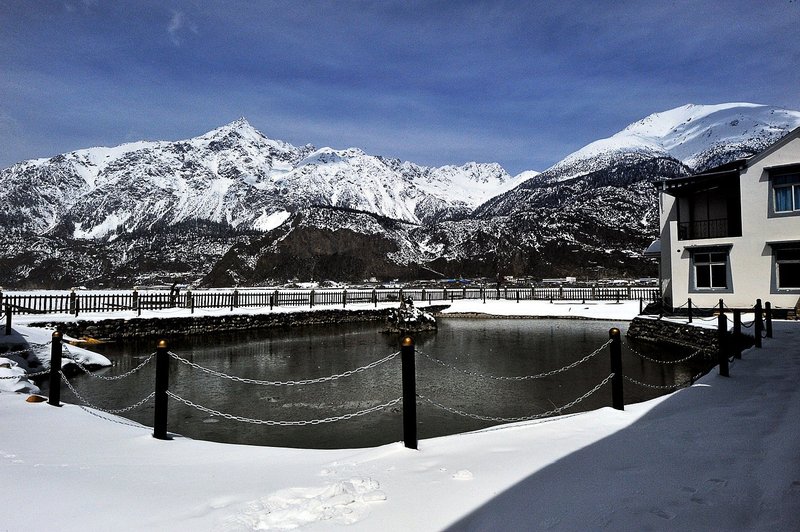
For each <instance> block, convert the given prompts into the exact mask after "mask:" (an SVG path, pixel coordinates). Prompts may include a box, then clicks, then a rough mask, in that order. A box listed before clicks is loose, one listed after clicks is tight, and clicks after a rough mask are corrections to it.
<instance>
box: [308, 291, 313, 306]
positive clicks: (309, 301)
mask: <svg viewBox="0 0 800 532" xmlns="http://www.w3.org/2000/svg"><path fill="white" fill-rule="evenodd" d="M308 308H314V289H313V288H312V289H311V293H309V294H308Z"/></svg>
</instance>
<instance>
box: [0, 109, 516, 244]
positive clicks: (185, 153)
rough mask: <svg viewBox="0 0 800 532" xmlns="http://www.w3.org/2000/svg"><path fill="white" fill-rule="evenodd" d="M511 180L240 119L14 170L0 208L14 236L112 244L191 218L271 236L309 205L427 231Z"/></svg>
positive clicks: (489, 169)
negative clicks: (323, 141)
mask: <svg viewBox="0 0 800 532" xmlns="http://www.w3.org/2000/svg"><path fill="white" fill-rule="evenodd" d="M518 182H519V180H518V179H515V178H512V177H511V176H509V175H508V174H507V173H506V172H505V170H503V169H502V168H501V167H500V166H499V165H497V164H478V163H468V164H465V165H464V166H461V167H454V166H446V167H442V168H427V167H423V166H418V165H415V164H413V163H401V162H400V161H397V160H394V159H386V158H383V157H377V156H373V155H368V154H366V153H364V152H363V151H361V150H359V149H357V148H350V149H346V150H334V149H332V148H322V149H315V148H314V147H313V146H310V145H307V146H304V147H302V148H297V147H295V146H292V145H291V144H288V143H286V142H282V141H279V140H273V139H269V138H267V137H265V136H264V135H263V134H261V133H260V132H259V131H257V130H256V129H255V128H253V127H252V126H251V125H250V124H249V123H248V122H247V120H245V119H243V118H242V119H239V120H237V121H235V122H232V123H230V124H228V125H226V126H223V127H220V128H217V129H215V130H213V131H210V132H208V133H206V134H204V135H201V136H199V137H195V138H192V139H188V140H183V141H178V142H136V143H131V144H124V145H122V146H117V147H114V148H90V149H85V150H78V151H75V152H71V153H67V154H64V155H59V156H56V157H53V158H51V159H38V160H31V161H25V162H22V163H19V164H17V165H14V166H12V167H11V168H8V169H6V170H3V171H2V173H0V184H1V185H2V188H0V206H2V207H5V209H4V210H5V211H6V213H7V214H6V217H5V218H4V220H3V221H4V222H6V225H7V226H8V227H10V228H12V229H13V230H15V231H19V232H34V233H37V234H42V233H44V232H47V231H52V230H54V229H56V230H58V232H59V233H60V234H63V235H64V236H70V237H73V238H84V239H87V238H88V239H109V238H115V237H116V236H117V235H119V234H121V233H130V232H134V231H137V230H147V229H151V228H153V227H155V226H172V225H175V224H179V223H181V222H185V221H190V220H201V221H209V222H213V223H217V224H222V225H225V226H228V227H231V228H236V229H246V230H260V231H268V230H270V229H272V228H274V227H276V226H277V225H279V224H280V223H282V222H283V221H285V220H286V219H287V218H288V216H289V214H290V213H291V212H295V211H297V210H298V209H301V208H306V207H309V206H311V205H326V206H335V207H345V208H351V209H358V210H363V211H368V212H372V213H375V214H378V215H382V216H388V217H392V218H397V219H400V220H404V221H407V222H411V223H422V222H431V221H435V220H437V219H439V218H441V217H448V216H449V217H452V216H465V215H467V214H469V212H471V210H472V209H473V208H475V207H476V206H477V205H479V204H480V203H482V202H484V201H486V200H487V199H489V198H490V197H491V196H493V195H495V194H498V193H501V192H504V191H505V190H508V189H509V188H510V187H512V186H515V185H516V184H517V183H518ZM8 213H11V214H8Z"/></svg>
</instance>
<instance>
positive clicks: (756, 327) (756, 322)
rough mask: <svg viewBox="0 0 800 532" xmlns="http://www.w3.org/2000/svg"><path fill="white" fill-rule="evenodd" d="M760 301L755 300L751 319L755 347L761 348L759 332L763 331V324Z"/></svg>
mask: <svg viewBox="0 0 800 532" xmlns="http://www.w3.org/2000/svg"><path fill="white" fill-rule="evenodd" d="M761 314H762V309H761V300H760V299H756V306H755V317H754V318H753V335H754V336H755V338H754V340H755V346H756V347H758V348H760V347H761V331H763V330H764V323H763V322H762V321H761Z"/></svg>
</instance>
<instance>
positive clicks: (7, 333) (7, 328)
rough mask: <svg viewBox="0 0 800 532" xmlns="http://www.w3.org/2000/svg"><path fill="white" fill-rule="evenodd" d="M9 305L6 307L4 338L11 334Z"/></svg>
mask: <svg viewBox="0 0 800 532" xmlns="http://www.w3.org/2000/svg"><path fill="white" fill-rule="evenodd" d="M11 312H12V311H11V305H6V336H8V335H10V334H11Z"/></svg>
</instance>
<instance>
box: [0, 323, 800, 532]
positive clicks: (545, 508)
mask: <svg viewBox="0 0 800 532" xmlns="http://www.w3.org/2000/svg"><path fill="white" fill-rule="evenodd" d="M798 341H800V323H789V322H776V323H775V338H774V339H767V340H765V343H764V346H765V347H764V349H761V350H758V349H750V350H748V351H745V352H744V354H743V358H742V359H741V360H736V361H734V363H733V365H732V366H731V377H730V378H724V377H720V376H718V375H717V374H716V372H712V373H710V374H708V375H706V376H705V377H703V378H702V379H701V380H700V381H698V382H697V383H696V384H695V385H694V386H692V387H690V388H686V389H683V390H680V391H678V392H676V393H674V394H672V395H669V396H664V397H660V398H658V399H654V400H651V401H648V402H646V403H641V404H636V405H627V406H626V409H625V411H617V410H612V409H610V408H601V409H599V410H596V411H593V412H586V413H582V414H574V415H567V416H561V417H557V418H550V419H546V420H540V421H532V422H522V423H516V424H511V425H503V426H498V427H494V428H489V429H484V430H481V431H477V432H473V433H469V434H461V435H454V436H447V437H442V438H434V439H428V440H422V441H420V442H419V450H418V451H412V450H408V449H405V448H404V447H403V446H402V444H400V443H394V444H390V445H384V446H381V447H376V448H371V449H358V450H354V449H344V450H303V449H280V448H270V447H255V446H244V445H224V444H217V443H210V442H202V441H194V440H189V439H186V438H181V437H176V438H175V439H174V440H172V441H162V440H156V439H154V438H152V437H151V429H149V428H147V427H142V426H141V425H138V424H136V423H132V422H129V421H127V420H124V419H122V418H117V417H113V416H108V415H105V414H100V413H97V412H95V411H92V410H89V409H85V408H80V407H77V406H73V405H69V404H66V405H64V406H63V408H53V407H51V406H49V405H47V404H45V403H42V404H30V403H26V402H25V401H24V396H20V395H19V394H10V393H0V418H1V419H3V420H4V425H5V426H6V427H11V429H6V430H3V431H0V490H2V492H3V493H4V494H6V504H5V507H6V511H4V515H3V527H4V528H7V529H9V530H23V529H28V528H30V526H31V524H32V518H31V515H30V513H29V512H27V511H24V508H26V507H27V505H28V504H29V501H31V500H46V501H48V503H47V505H41V506H39V507H38V508H37V513H36V521H37V522H48V523H51V524H52V525H53V527H54V528H57V529H59V530H64V531H70V530H87V529H92V530H108V529H119V528H120V527H122V528H126V529H131V530H133V529H135V530H187V531H188V530H191V531H200V530H254V529H264V530H269V529H272V530H285V529H291V528H296V527H306V528H308V529H309V530H377V529H380V530H441V529H443V528H446V527H448V526H454V528H456V529H459V530H461V529H465V530H485V529H505V530H540V529H551V528H553V529H562V530H595V529H602V528H606V529H611V530H645V529H650V530H652V529H682V530H794V529H796V527H797V516H798V515H800V458H799V457H798V455H797V447H796V445H797V441H799V440H800V425H798V424H797V419H798V417H800V388H798V386H797V382H798V380H800V357H798V356H797V348H796V346H797V343H798ZM21 478H22V479H24V482H20V480H19V479H21ZM87 501H91V504H87Z"/></svg>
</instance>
